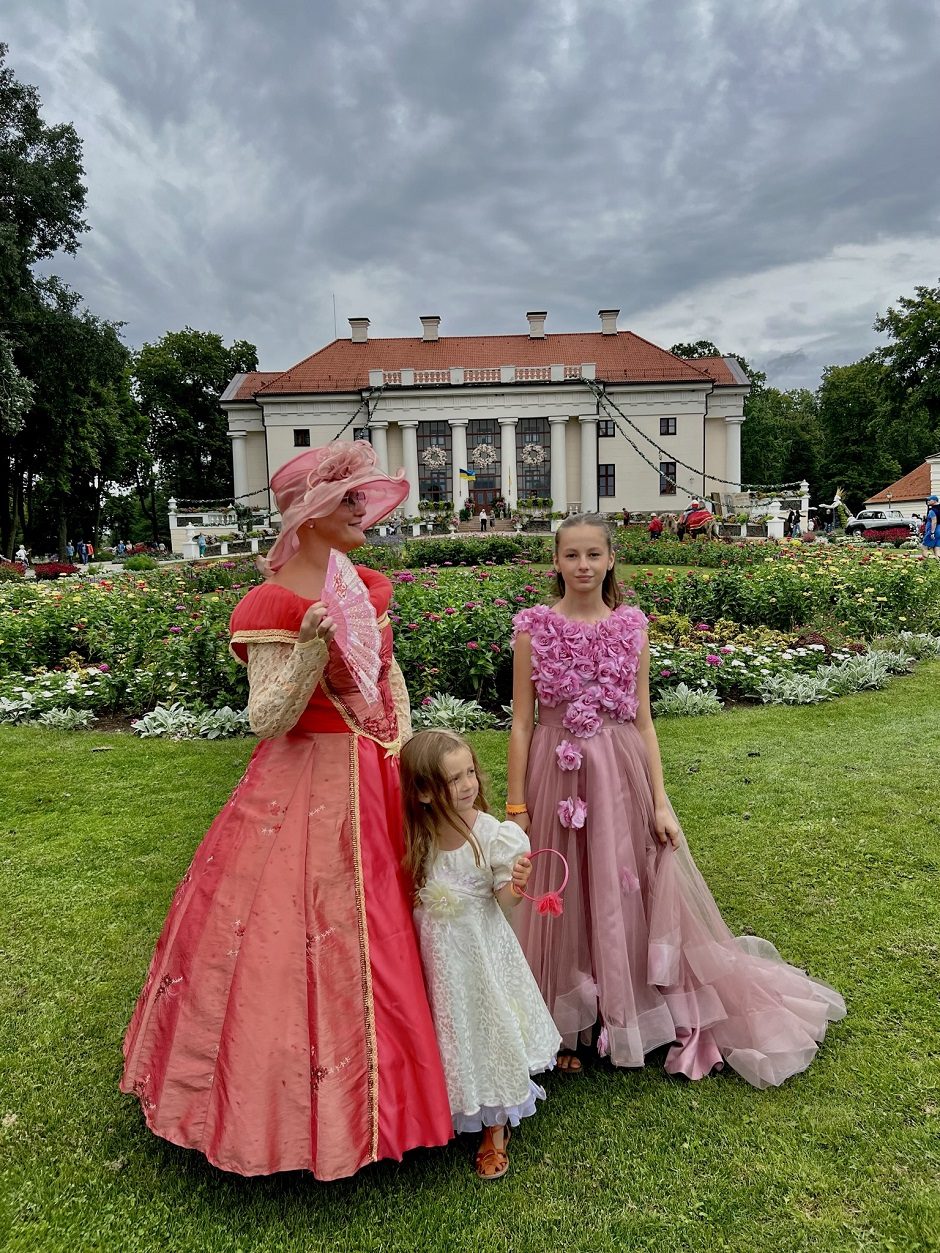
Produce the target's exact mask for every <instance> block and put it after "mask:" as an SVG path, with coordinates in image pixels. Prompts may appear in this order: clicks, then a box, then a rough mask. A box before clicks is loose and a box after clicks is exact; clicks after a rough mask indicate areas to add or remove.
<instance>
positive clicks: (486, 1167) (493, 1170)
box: [476, 1127, 512, 1183]
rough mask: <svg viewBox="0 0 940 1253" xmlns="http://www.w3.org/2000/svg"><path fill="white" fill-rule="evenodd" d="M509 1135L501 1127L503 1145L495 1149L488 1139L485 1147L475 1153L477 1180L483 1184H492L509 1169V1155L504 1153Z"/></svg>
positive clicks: (508, 1131)
mask: <svg viewBox="0 0 940 1253" xmlns="http://www.w3.org/2000/svg"><path fill="white" fill-rule="evenodd" d="M511 1134H512V1133H511V1132H510V1130H509V1128H508V1127H503V1143H502V1146H501V1147H500V1148H497V1147H496V1145H495V1144H494V1143H493V1141H492V1139H490V1142H489V1144H488V1145H487V1147H486V1148H481V1149H480V1150H479V1151H478V1152H477V1156H476V1172H477V1178H478V1179H482V1180H483V1182H484V1183H492V1182H493V1180H494V1179H502V1177H503V1175H505V1173H506V1171H507V1170H508V1169H509V1154H508V1153H507V1152H506V1145H507V1144H508V1143H509V1139H510V1136H511Z"/></svg>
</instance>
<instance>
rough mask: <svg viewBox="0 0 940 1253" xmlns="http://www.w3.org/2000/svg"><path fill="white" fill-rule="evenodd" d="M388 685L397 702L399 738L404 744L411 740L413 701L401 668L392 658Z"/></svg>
mask: <svg viewBox="0 0 940 1253" xmlns="http://www.w3.org/2000/svg"><path fill="white" fill-rule="evenodd" d="M388 685H389V687H390V688H391V689H392V700H393V701H394V702H395V717H396V718H397V719H398V738H399V739H400V740H401V742H402V744H404V743H406V742H407V741H408V740H410V739H411V701H410V699H409V697H408V685H407V684H406V683H405V676H404V675H403V674H402V672H401V666H400V665H399V664H398V662H397V661H396V660H395V658H394V657H393V658H392V665H391V669H390V670H389V672H388Z"/></svg>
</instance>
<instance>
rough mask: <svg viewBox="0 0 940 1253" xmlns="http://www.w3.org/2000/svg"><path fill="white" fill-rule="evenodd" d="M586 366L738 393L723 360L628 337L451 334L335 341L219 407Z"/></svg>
mask: <svg viewBox="0 0 940 1253" xmlns="http://www.w3.org/2000/svg"><path fill="white" fill-rule="evenodd" d="M584 362H593V363H594V365H595V367H596V377H597V378H598V379H599V380H601V381H603V382H611V383H652V384H655V383H703V382H706V381H711V382H712V383H714V384H715V385H716V386H718V387H739V386H741V381H740V379H738V378H736V377H735V375H734V373H733V371H732V370H731V369H730V368H729V366H728V364H727V362H726V360H725V359H724V358H723V357H702V358H700V359H698V360H695V361H687V360H685V359H683V358H682V357H675V356H673V354H672V353H670V352H666V350H665V349H664V348H658V347H657V346H656V345H655V344H651V343H650V342H649V340H646V339H642V338H641V337H640V336H639V335H634V334H633V332H632V331H618V332H617V334H616V335H603V334H601V333H600V332H599V331H593V332H575V333H571V334H558V335H546V336H545V337H544V338H542V339H531V338H530V337H529V336H528V335H449V336H444V337H442V338H440V339H436V340H424V339H420V338H415V337H411V338H402V339H368V340H366V341H365V342H364V343H353V341H352V340H351V339H336V340H334V341H333V342H332V343H331V344H327V345H326V347H325V348H321V349H320V350H319V351H318V352H315V353H313V354H312V355H311V356H309V357H305V358H304V360H303V361H300V362H298V363H297V365H295V366H291V368H290V369H289V370H284V371H283V372H280V371H274V372H270V371H269V372H261V371H259V372H256V373H253V374H246V375H245V376H244V378H243V379H242V381H241V382H240V384H239V385H238V387H237V389H236V391H235V393H234V395H230V394H228V393H227V394H226V395H224V396H223V400H225V401H233V400H250V399H252V398H254V397H256V396H257V397H264V396H285V395H310V394H314V395H316V394H321V395H322V394H323V393H331V392H356V391H361V390H363V389H364V388H367V387H368V386H369V371H370V370H386V371H391V370H400V369H414V370H448V369H450V367H452V366H462V367H464V368H465V369H467V370H474V369H488V370H493V369H498V368H499V367H500V366H503V365H514V366H517V367H523V368H524V367H530V366H542V367H546V366H550V365H564V366H568V367H575V368H577V367H578V366H580V365H581V364H582V363H584ZM443 381H444V380H439V382H443ZM468 381H470V382H473V381H478V380H468ZM487 381H488V382H490V383H491V382H492V381H493V380H492V379H488V380H487ZM533 381H535V380H533ZM233 382H234V380H233ZM513 385H514V386H516V385H517V384H513ZM229 391H231V385H230V387H229Z"/></svg>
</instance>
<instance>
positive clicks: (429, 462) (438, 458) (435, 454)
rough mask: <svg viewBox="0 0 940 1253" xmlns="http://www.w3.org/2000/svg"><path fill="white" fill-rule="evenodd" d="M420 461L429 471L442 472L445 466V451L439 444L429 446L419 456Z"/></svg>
mask: <svg viewBox="0 0 940 1253" xmlns="http://www.w3.org/2000/svg"><path fill="white" fill-rule="evenodd" d="M421 460H422V461H423V462H424V464H425V465H426V466H427V467H428V469H430V470H443V469H444V467H445V466H446V465H447V449H446V448H442V447H441V445H440V444H431V445H430V447H428V448H425V450H424V452H423V453H422V454H421Z"/></svg>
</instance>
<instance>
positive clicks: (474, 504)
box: [470, 486, 499, 514]
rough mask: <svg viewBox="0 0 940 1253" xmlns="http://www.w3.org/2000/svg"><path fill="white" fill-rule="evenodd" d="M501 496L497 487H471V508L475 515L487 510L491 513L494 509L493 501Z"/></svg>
mask: <svg viewBox="0 0 940 1253" xmlns="http://www.w3.org/2000/svg"><path fill="white" fill-rule="evenodd" d="M498 495H499V493H498V492H497V490H496V488H495V487H475V486H474V487H471V488H470V508H471V510H472V512H473V513H474V514H477V513H479V512H480V510H481V509H485V510H486V512H487V513H490V512H491V510H492V508H493V501H494V500H495V499H496V497H497V496H498Z"/></svg>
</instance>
